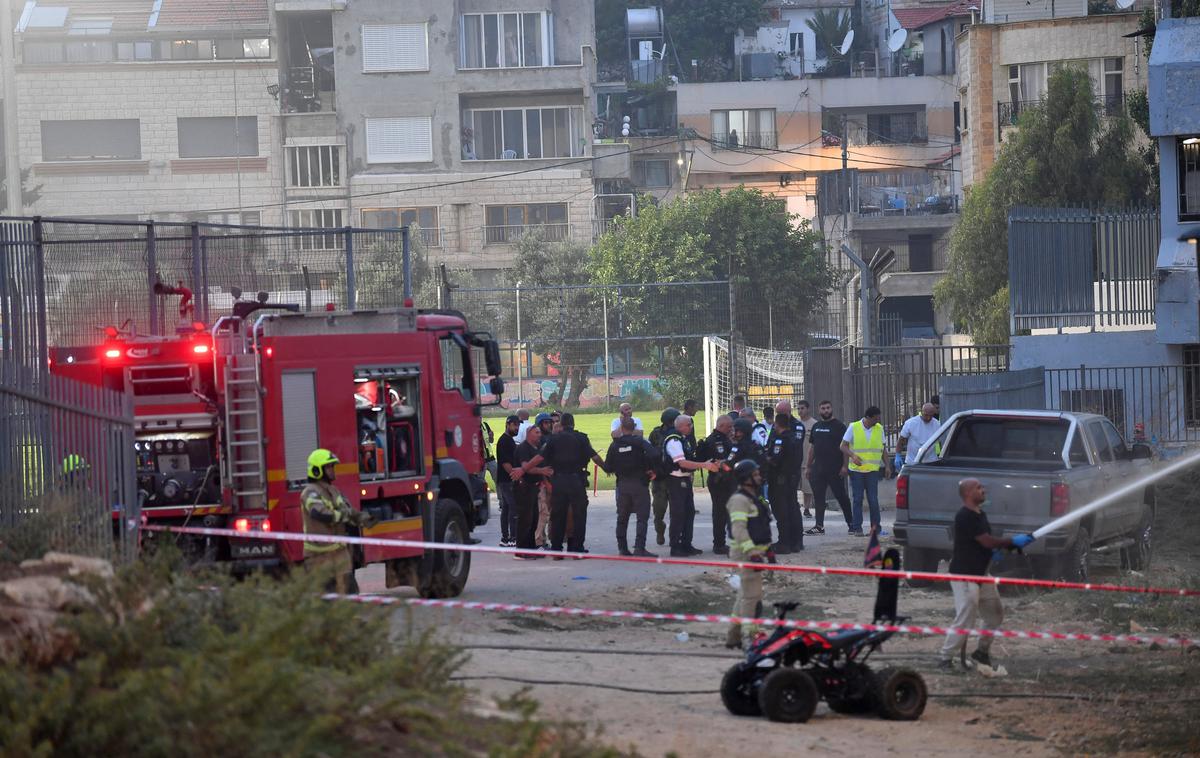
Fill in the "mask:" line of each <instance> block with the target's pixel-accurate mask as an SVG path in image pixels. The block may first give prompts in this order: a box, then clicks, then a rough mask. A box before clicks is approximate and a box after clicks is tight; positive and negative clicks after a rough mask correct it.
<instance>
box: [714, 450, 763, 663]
mask: <svg viewBox="0 0 1200 758" xmlns="http://www.w3.org/2000/svg"><path fill="white" fill-rule="evenodd" d="M741 465H742V466H747V465H750V466H752V468H751V469H750V470H752V471H753V470H757V468H758V466H757V465H756V464H754V463H753V462H752V461H751V462H744V463H742V464H741ZM739 478H740V477H739ZM757 490H758V488H757V487H753V486H747V485H746V484H743V486H742V487H741V488H739V489H738V490H737V492H735V493H733V495H732V496H730V498H729V503H728V509H729V526H730V531H731V532H732V534H733V539H732V540H731V541H730V544H729V557H730V558H731V559H732V560H735V561H752V560H753V561H761V560H763V559H764V558H765V556H766V554H767V551H768V550H769V549H770V547H771V514H770V508H769V506H768V505H767V501H766V500H765V499H764V498H763V496H762V495H760V494H759V493H758V491H757ZM737 576H738V578H739V580H740V583H739V585H738V591H737V599H736V600H734V603H733V614H732V615H734V616H740V617H742V618H758V617H760V616H761V614H762V599H763V575H762V571H760V570H758V569H753V568H741V569H737ZM757 632H758V627H757V626H756V625H754V624H749V623H746V624H732V625H731V626H730V628H729V632H728V634H726V637H725V644H726V645H727V646H729V647H739V646H740V645H741V644H742V643H743V642H749V641H751V640H753V639H754V635H755V634H756V633H757Z"/></svg>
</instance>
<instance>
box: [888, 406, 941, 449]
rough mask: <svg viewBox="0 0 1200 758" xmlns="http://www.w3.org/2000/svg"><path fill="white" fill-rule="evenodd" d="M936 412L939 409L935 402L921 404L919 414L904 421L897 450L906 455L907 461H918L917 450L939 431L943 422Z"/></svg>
mask: <svg viewBox="0 0 1200 758" xmlns="http://www.w3.org/2000/svg"><path fill="white" fill-rule="evenodd" d="M936 412H937V409H936V408H935V407H934V406H933V403H925V405H922V406H921V412H920V413H919V414H917V415H916V416H913V417H912V418H910V419H909V420H908V421H905V422H904V426H903V427H901V429H900V441H899V443H898V444H897V448H898V450H897V452H899V453H900V454H901V455H903V456H904V462H905V463H916V462H917V452H918V451H920V449H921V446H922V445H924V444H925V443H926V442H928V441H929V440H931V439H932V438H933V436H934V435H935V434H937V433H938V429H940V428H941V426H942V422H941V421H938V419H937V417H936V416H935V415H934V414H935V413H936Z"/></svg>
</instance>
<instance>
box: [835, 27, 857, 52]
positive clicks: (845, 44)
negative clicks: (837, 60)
mask: <svg viewBox="0 0 1200 758" xmlns="http://www.w3.org/2000/svg"><path fill="white" fill-rule="evenodd" d="M853 44H854V30H853V29H851V30H850V31H848V32H846V38H845V39H844V40H842V46H841V47H839V48H838V52H839V53H841V54H842V55H845V54H846V53H848V52H850V46H851V45H853Z"/></svg>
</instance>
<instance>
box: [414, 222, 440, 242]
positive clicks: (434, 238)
mask: <svg viewBox="0 0 1200 758" xmlns="http://www.w3.org/2000/svg"><path fill="white" fill-rule="evenodd" d="M416 231H417V234H418V235H419V236H420V237H421V243H422V244H423V245H425V247H441V246H442V240H443V239H444V238H445V236H446V228H445V227H439V226H434V227H430V228H425V227H421V228H419V229H417V230H416Z"/></svg>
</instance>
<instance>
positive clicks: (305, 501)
mask: <svg viewBox="0 0 1200 758" xmlns="http://www.w3.org/2000/svg"><path fill="white" fill-rule="evenodd" d="M313 511H316V512H318V513H323V514H326V515H328V516H331V517H332V518H333V521H331V522H328V523H326V522H324V521H320V520H319V519H316V518H314V517H313V515H312V514H313ZM300 512H301V513H302V514H303V516H304V518H303V523H304V533H305V534H320V535H330V536H338V537H340V536H342V535H344V534H345V533H346V528H345V523H346V522H347V521H348V520H349V519H350V516H351V508H350V504H349V503H348V502H346V498H344V497H342V493H340V492H338V489H337V487H334V486H333V485H332V484H329V483H328V482H309V483H308V484H306V485H305V486H304V490H303V491H302V492H301V493H300ZM346 547H347V546H346V545H344V544H339V543H337V542H305V543H304V555H305V557H308V556H310V555H320V554H322V553H332V552H333V551H335V550H342V549H345V548H346Z"/></svg>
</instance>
